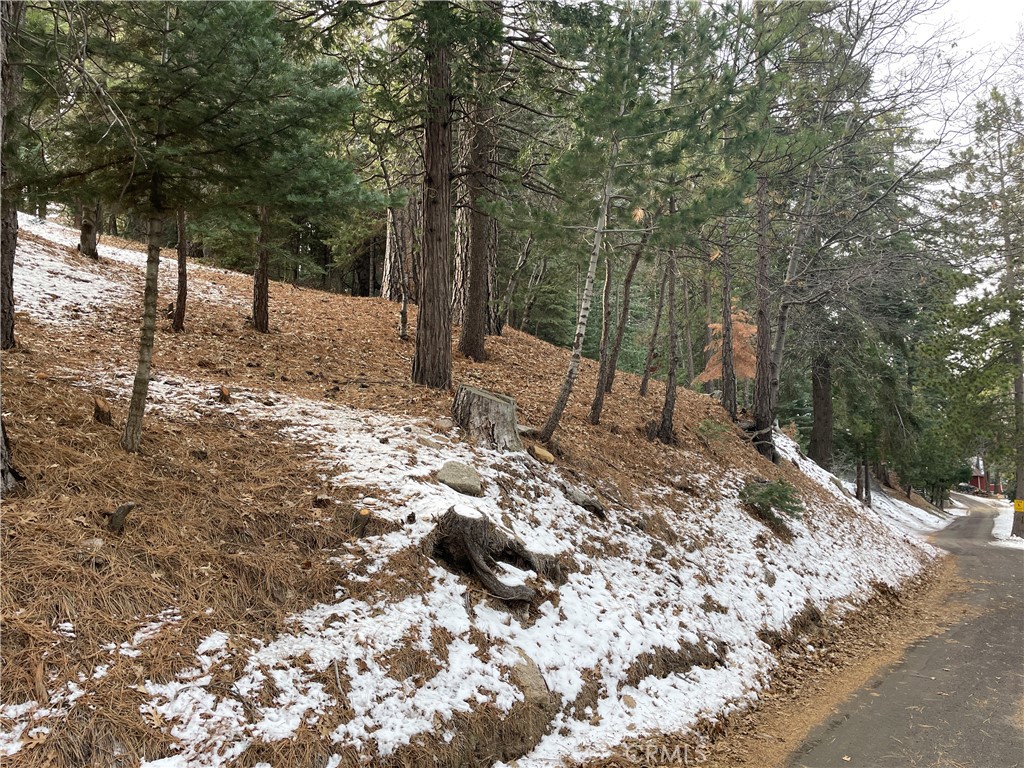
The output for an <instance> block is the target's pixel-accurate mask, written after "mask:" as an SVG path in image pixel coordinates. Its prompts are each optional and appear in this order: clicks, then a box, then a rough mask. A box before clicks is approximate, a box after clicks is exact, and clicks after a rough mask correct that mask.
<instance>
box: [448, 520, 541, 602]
mask: <svg viewBox="0 0 1024 768" xmlns="http://www.w3.org/2000/svg"><path fill="white" fill-rule="evenodd" d="M428 546H430V547H431V549H432V550H433V554H434V556H435V557H440V558H441V559H444V560H446V561H447V562H449V563H451V564H452V565H455V566H456V567H459V568H461V569H464V570H466V571H470V572H472V574H473V575H474V576H475V577H476V578H477V579H478V580H479V582H480V583H481V584H482V585H483V587H484V589H486V590H487V591H488V592H489V593H490V594H492V595H494V596H495V597H497V598H500V599H502V600H527V601H528V600H532V599H533V597H534V596H535V595H536V591H535V590H534V589H533V588H532V587H529V586H527V585H526V584H519V585H509V584H506V583H504V582H503V581H502V580H501V579H500V578H498V576H497V574H495V572H494V570H493V568H492V565H494V564H497V562H499V561H505V562H508V563H512V564H514V565H516V566H518V567H520V568H530V569H532V570H533V571H535V572H536V573H537V574H538V575H540V576H555V577H557V576H558V575H559V574H558V568H557V564H556V563H554V562H552V561H551V559H550V558H546V557H544V556H542V555H537V554H534V553H533V552H530V551H529V550H528V549H527V548H526V547H525V546H524V545H523V543H522V542H521V541H519V540H518V539H515V538H513V537H511V536H509V535H508V534H506V533H505V532H504V531H502V530H501V529H500V528H498V526H496V525H494V523H492V522H491V521H490V520H489V519H488V518H487V517H485V516H483V515H480V516H478V517H469V516H466V515H460V514H459V513H457V512H456V511H455V507H452V508H451V509H449V510H448V511H447V512H445V514H444V515H442V516H441V519H440V520H438V521H437V525H436V526H435V528H434V530H433V532H432V533H431V534H430V536H429V538H428Z"/></svg>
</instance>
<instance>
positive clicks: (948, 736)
mask: <svg viewBox="0 0 1024 768" xmlns="http://www.w3.org/2000/svg"><path fill="white" fill-rule="evenodd" d="M971 507H972V508H971V513H970V515H969V516H967V517H962V518H957V519H956V520H955V521H954V522H953V523H952V524H951V525H949V527H947V528H946V529H944V530H943V531H941V532H939V533H937V534H936V535H935V536H934V537H933V538H932V541H933V543H934V544H936V545H937V546H940V547H942V548H944V549H946V550H948V551H949V552H951V553H952V554H953V556H954V557H956V559H957V565H958V567H959V571H960V576H961V577H962V578H963V579H964V580H965V581H966V582H968V585H969V591H968V593H967V594H966V595H961V596H959V597H958V598H957V599H959V600H961V601H963V602H964V603H965V604H966V605H967V606H969V608H968V610H967V612H966V614H965V615H964V617H963V619H962V620H961V621H959V622H958V623H956V624H954V625H953V626H951V627H949V628H948V629H946V630H944V631H939V632H938V633H937V634H935V635H933V636H931V637H928V638H926V639H924V640H922V641H920V642H918V643H915V644H913V645H911V646H910V648H909V649H908V650H907V653H906V654H905V655H904V657H903V660H902V661H901V662H900V663H898V664H897V665H895V666H892V667H889V668H887V669H884V670H882V671H880V672H879V673H878V674H877V675H876V676H875V677H874V678H873V679H872V680H870V681H869V682H868V683H867V684H866V685H865V686H864V687H863V688H861V689H860V690H859V691H857V693H856V694H854V695H853V696H852V697H851V698H850V699H849V700H848V701H846V702H845V703H844V704H843V705H841V707H840V708H839V709H838V711H837V713H836V714H835V715H833V716H832V717H830V718H829V719H828V720H827V721H825V722H823V723H822V724H820V725H819V726H818V727H817V728H816V729H814V730H813V731H812V732H811V734H810V735H809V736H808V738H807V740H806V741H805V742H804V744H803V745H802V746H801V747H800V748H799V749H798V750H797V751H796V752H795V753H793V756H792V757H791V759H790V761H789V763H788V766H789V767H790V768H856V767H858V766H859V767H860V768H1024V552H1022V551H1021V550H1019V549H1008V548H1004V547H994V546H991V545H990V544H988V543H987V542H988V541H990V540H991V533H992V521H993V519H994V517H995V513H994V511H993V509H992V508H991V507H989V506H985V505H982V504H981V503H977V502H976V503H972V505H971Z"/></svg>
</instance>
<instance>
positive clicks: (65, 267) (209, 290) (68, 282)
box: [14, 213, 246, 324]
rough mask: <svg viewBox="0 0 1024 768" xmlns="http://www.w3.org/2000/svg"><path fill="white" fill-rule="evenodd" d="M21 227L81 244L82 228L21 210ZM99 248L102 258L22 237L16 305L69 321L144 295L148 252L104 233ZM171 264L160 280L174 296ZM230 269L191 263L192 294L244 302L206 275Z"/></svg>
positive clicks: (43, 316)
mask: <svg viewBox="0 0 1024 768" xmlns="http://www.w3.org/2000/svg"><path fill="white" fill-rule="evenodd" d="M18 229H19V230H20V231H22V232H28V233H29V234H31V235H35V236H36V237H41V238H44V239H45V240H49V241H50V242H52V243H56V244H58V245H63V246H66V247H68V248H72V249H75V248H77V247H78V243H79V233H78V230H75V229H72V228H70V227H65V226H63V225H61V224H57V223H55V222H53V221H49V220H45V219H38V218H36V217H34V216H30V215H28V214H25V213H19V214H18ZM97 251H98V252H99V255H100V262H99V263H97V262H94V261H92V260H91V259H88V258H86V257H84V256H77V255H76V256H75V257H70V256H66V255H65V254H60V255H57V254H55V252H54V251H53V249H50V248H46V247H45V246H42V245H39V244H38V243H34V242H32V241H30V240H27V239H25V238H19V239H18V249H17V253H16V255H15V270H14V302H15V309H16V310H17V311H27V312H30V313H31V314H32V317H33V318H34V319H36V320H39V321H41V322H47V323H51V324H52V323H62V324H66V323H68V322H71V321H74V320H76V319H77V318H76V316H75V315H76V309H77V312H81V311H84V310H87V309H89V310H91V309H101V308H103V307H104V306H105V305H106V306H107V307H109V306H110V305H113V304H118V303H120V304H128V303H129V302H131V301H132V297H133V296H134V295H135V293H138V294H139V295H141V293H142V275H141V274H139V273H141V272H142V271H143V270H144V269H145V267H146V254H145V253H143V252H141V251H135V250H132V249H130V248H117V247H115V246H112V245H107V244H106V243H104V242H103V238H102V237H100V238H99V242H98V245H97ZM104 259H108V260H110V261H113V262H116V263H118V264H121V265H125V266H128V267H131V268H133V269H129V270H111V269H109V267H108V266H105V265H104V264H103V263H102V261H103V260H104ZM171 264H172V263H171V262H170V261H168V260H167V259H164V260H163V261H162V262H161V267H162V269H161V270H160V277H159V281H160V293H161V295H163V296H171V297H173V296H174V294H175V292H176V290H177V280H178V277H177V272H176V270H175V269H173V268H169V266H170V265H171ZM231 274H234V273H232V272H229V271H227V270H223V269H217V268H216V267H209V266H206V265H204V264H196V263H194V262H193V263H190V264H189V278H190V280H189V299H190V300H191V299H199V300H201V301H209V302H217V303H222V304H223V303H227V304H237V305H239V306H245V305H246V302H245V301H243V300H242V299H240V298H239V297H235V296H232V295H231V294H230V293H229V292H228V291H226V290H225V289H224V288H223V287H222V286H220V285H217V284H215V283H211V282H210V281H209V279H208V278H210V277H212V276H215V275H231ZM204 278H206V279H204ZM133 292H134V293H133ZM53 296H56V297H57V298H53ZM28 302H37V303H42V305H43V306H44V307H47V308H48V309H49V311H48V312H42V313H37V311H36V309H37V308H36V307H32V306H29V304H28Z"/></svg>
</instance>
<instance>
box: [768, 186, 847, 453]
mask: <svg viewBox="0 0 1024 768" xmlns="http://www.w3.org/2000/svg"><path fill="white" fill-rule="evenodd" d="M768 226H769V222H768V177H767V176H764V175H761V176H759V177H758V179H757V246H756V251H757V253H756V259H757V267H756V269H755V272H754V293H755V297H756V302H757V312H756V316H755V322H756V323H757V336H756V345H757V346H756V349H755V357H756V362H755V369H754V447H755V448H757V451H758V453H760V454H761V455H762V456H764V457H766V458H769V459H771V458H774V455H775V442H774V437H773V435H772V426H773V425H774V423H775V414H774V413H772V362H771V357H772V323H771V317H770V314H769V313H770V311H771V307H770V304H771V292H770V291H769V290H768V279H769V276H770V270H771V253H770V250H769V242H768V234H769V233H768ZM829 383H830V385H831V379H830V380H829ZM815 403H817V401H815ZM831 409H832V393H831V390H830V391H829V420H830V421H831V413H832V410H831ZM815 413H817V411H815ZM830 428H831V425H830ZM811 443H812V448H811V458H814V460H815V461H817V462H818V463H819V464H821V466H823V467H825V468H826V469H829V468H831V466H832V435H831V431H830V432H829V439H828V450H827V453H828V458H827V465H826V464H822V462H821V461H820V460H819V459H818V458H815V456H814V449H813V444H814V435H813V432H812V436H811Z"/></svg>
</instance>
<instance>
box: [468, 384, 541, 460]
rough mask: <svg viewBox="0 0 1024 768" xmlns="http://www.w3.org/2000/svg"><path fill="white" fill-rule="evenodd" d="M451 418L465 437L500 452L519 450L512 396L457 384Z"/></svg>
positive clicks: (520, 446)
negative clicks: (467, 436)
mask: <svg viewBox="0 0 1024 768" xmlns="http://www.w3.org/2000/svg"><path fill="white" fill-rule="evenodd" d="M452 415H453V416H454V417H455V421H456V422H457V423H458V424H459V426H460V427H462V428H463V429H464V430H465V431H466V434H467V435H469V436H470V437H472V438H473V439H474V440H478V441H481V442H483V443H484V444H485V445H489V446H491V447H493V448H496V449H497V450H499V451H521V450H523V444H522V443H521V442H520V441H519V431H518V430H517V429H516V402H515V400H513V399H512V398H511V397H507V396H505V395H499V394H496V393H494V392H488V391H486V390H483V389H478V388H477V387H471V386H469V385H467V384H460V385H459V389H458V391H457V392H456V393H455V401H454V402H453V403H452Z"/></svg>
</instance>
